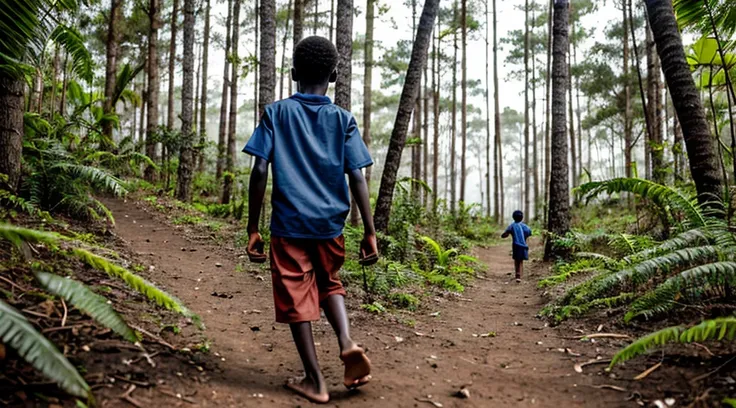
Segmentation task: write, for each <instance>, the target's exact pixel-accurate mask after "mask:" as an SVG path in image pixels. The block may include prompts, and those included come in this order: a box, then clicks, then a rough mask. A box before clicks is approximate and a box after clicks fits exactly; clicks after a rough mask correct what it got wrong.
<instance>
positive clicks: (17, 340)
mask: <svg viewBox="0 0 736 408" xmlns="http://www.w3.org/2000/svg"><path fill="white" fill-rule="evenodd" d="M0 343H3V344H5V345H7V346H9V347H11V348H13V349H14V350H16V351H17V352H18V355H20V356H21V357H22V358H23V359H24V360H26V361H27V362H29V363H30V364H31V365H32V366H33V367H34V368H35V369H37V370H38V371H40V372H41V373H42V374H43V375H45V376H46V377H48V378H50V379H52V380H54V381H55V382H56V383H58V384H59V387H61V388H62V389H63V390H64V391H66V392H68V393H69V394H71V395H74V396H77V397H80V398H87V397H89V396H90V388H89V385H87V383H86V382H85V381H84V379H83V378H82V376H81V375H79V373H78V372H77V370H76V369H75V368H74V366H73V365H72V364H71V363H70V362H69V360H67V359H66V357H64V355H63V354H61V353H60V352H59V350H58V349H57V348H56V347H55V346H54V345H53V344H52V343H51V342H50V341H49V340H48V339H47V338H46V337H44V336H43V335H42V334H41V333H39V332H38V331H37V330H36V329H34V328H33V326H31V324H30V323H29V322H28V320H26V318H25V317H23V315H22V314H20V313H19V312H18V311H17V310H15V309H14V308H12V307H11V306H10V305H8V304H7V303H5V302H3V301H2V300H0Z"/></svg>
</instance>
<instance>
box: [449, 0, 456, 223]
mask: <svg viewBox="0 0 736 408" xmlns="http://www.w3.org/2000/svg"><path fill="white" fill-rule="evenodd" d="M452 21H453V22H452V24H453V26H454V27H453V28H454V29H453V39H452V48H453V58H452V131H451V132H450V137H451V138H452V139H450V212H451V213H452V216H453V217H457V210H456V209H457V165H456V164H455V161H456V157H457V148H456V146H455V144H456V142H457V26H456V24H457V0H455V5H454V6H453V12H452Z"/></svg>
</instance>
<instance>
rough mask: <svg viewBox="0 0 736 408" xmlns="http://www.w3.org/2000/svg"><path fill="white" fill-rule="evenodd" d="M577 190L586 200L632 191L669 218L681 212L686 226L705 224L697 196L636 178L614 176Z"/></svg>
mask: <svg viewBox="0 0 736 408" xmlns="http://www.w3.org/2000/svg"><path fill="white" fill-rule="evenodd" d="M578 191H579V192H580V193H581V194H582V195H583V196H585V197H586V198H587V200H588V201H590V200H591V199H593V198H595V197H597V196H599V195H601V194H603V193H607V194H615V193H624V192H627V193H632V194H636V195H638V196H640V197H642V198H646V199H648V200H650V201H651V202H652V203H654V204H655V205H657V206H658V207H659V208H660V209H661V210H662V211H663V212H665V213H666V214H669V216H670V218H672V219H674V220H676V219H678V217H675V216H674V214H673V212H679V213H682V214H683V215H684V216H685V218H686V221H687V222H686V224H687V225H686V227H687V228H697V227H703V226H705V225H706V224H707V222H706V218H707V216H706V214H705V212H704V210H703V208H702V207H701V206H700V205H699V204H698V201H697V198H695V197H690V196H688V195H687V194H685V193H683V192H682V191H680V190H678V189H676V188H674V187H669V186H665V185H662V184H657V183H655V182H652V181H649V180H644V179H638V178H615V179H611V180H605V181H595V182H590V183H586V184H583V185H582V186H580V187H578Z"/></svg>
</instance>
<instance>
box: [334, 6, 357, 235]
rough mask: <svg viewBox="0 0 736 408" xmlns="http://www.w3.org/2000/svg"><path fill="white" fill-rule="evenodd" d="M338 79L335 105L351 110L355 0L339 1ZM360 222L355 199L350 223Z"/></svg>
mask: <svg viewBox="0 0 736 408" xmlns="http://www.w3.org/2000/svg"><path fill="white" fill-rule="evenodd" d="M335 37H336V38H335V40H336V42H337V44H335V46H336V48H337V54H338V55H339V56H340V59H339V61H338V67H339V69H338V70H337V81H336V82H335V105H337V106H340V107H341V108H343V109H345V110H347V111H350V108H351V99H350V98H351V94H350V91H351V82H352V79H353V0H339V1H338V2H337V35H336V36H335ZM359 223H360V212H359V211H358V205H357V204H356V202H355V200H354V199H352V200H351V205H350V225H352V226H354V227H357V226H358V224H359Z"/></svg>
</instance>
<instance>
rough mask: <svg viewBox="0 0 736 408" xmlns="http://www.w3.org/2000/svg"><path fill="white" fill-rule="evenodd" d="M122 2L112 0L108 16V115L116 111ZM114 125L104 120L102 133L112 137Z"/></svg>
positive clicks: (106, 81)
mask: <svg viewBox="0 0 736 408" xmlns="http://www.w3.org/2000/svg"><path fill="white" fill-rule="evenodd" d="M120 3H121V0H110V15H109V17H108V19H109V21H108V29H107V58H106V63H105V103H104V104H103V111H104V112H105V114H106V115H109V114H112V113H115V106H114V104H113V98H114V93H115V82H116V80H117V73H118V43H119V42H120V40H119V36H120V33H119V31H120V28H119V26H120V14H121V4H120ZM57 48H58V47H57ZM52 106H53V101H52ZM112 125H113V122H112V121H110V120H107V121H104V122H103V126H102V133H103V134H104V135H105V136H106V137H107V138H109V139H112Z"/></svg>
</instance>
